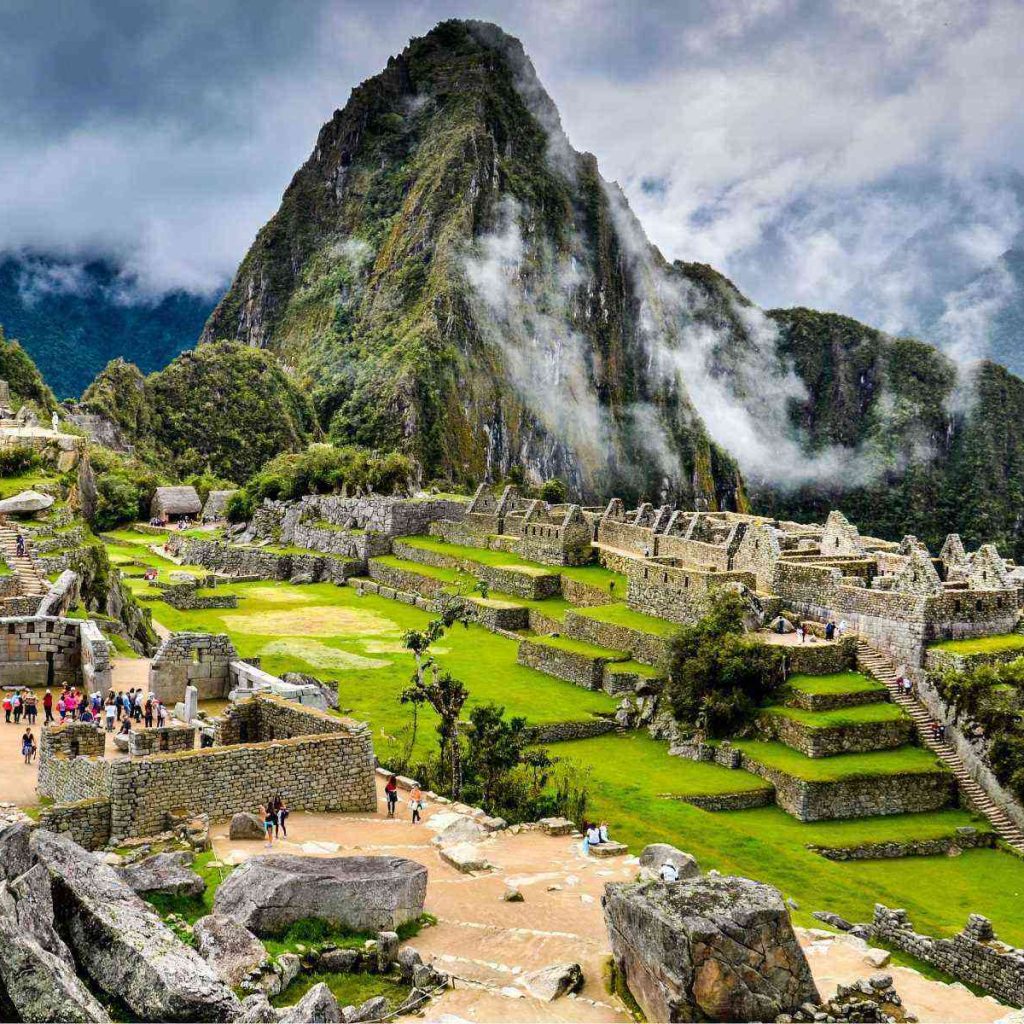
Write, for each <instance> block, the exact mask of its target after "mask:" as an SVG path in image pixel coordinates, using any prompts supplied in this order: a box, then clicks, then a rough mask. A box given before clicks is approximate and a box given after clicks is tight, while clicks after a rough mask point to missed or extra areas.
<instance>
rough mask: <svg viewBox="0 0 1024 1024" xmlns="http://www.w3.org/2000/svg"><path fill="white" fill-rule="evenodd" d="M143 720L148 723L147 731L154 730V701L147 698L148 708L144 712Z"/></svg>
mask: <svg viewBox="0 0 1024 1024" xmlns="http://www.w3.org/2000/svg"><path fill="white" fill-rule="evenodd" d="M143 718H144V720H145V723H146V728H147V729H152V728H153V700H152V698H148V697H147V698H146V707H145V710H144V714H143Z"/></svg>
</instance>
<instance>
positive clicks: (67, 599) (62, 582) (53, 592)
mask: <svg viewBox="0 0 1024 1024" xmlns="http://www.w3.org/2000/svg"><path fill="white" fill-rule="evenodd" d="M77 600H78V576H77V574H76V573H73V572H72V571H71V570H70V569H65V570H64V571H63V572H62V573H61V574H60V576H59V577H58V578H57V580H56V582H55V583H51V584H50V589H49V590H48V591H47V592H46V594H44V595H43V599H42V600H41V601H40V602H39V607H38V608H37V609H36V614H37V615H43V616H54V617H60V616H63V615H67V613H68V612H69V611H70V610H71V606H72V605H73V604H74V603H75V602H76V601H77Z"/></svg>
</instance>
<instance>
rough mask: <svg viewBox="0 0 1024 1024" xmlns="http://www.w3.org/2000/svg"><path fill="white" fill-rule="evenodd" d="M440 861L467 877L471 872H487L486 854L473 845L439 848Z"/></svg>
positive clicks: (462, 844)
mask: <svg viewBox="0 0 1024 1024" xmlns="http://www.w3.org/2000/svg"><path fill="white" fill-rule="evenodd" d="M441 860H443V861H444V862H445V863H446V864H450V865H451V866H452V867H453V868H455V869H456V871H461V872H462V873H463V874H464V875H468V874H470V873H471V872H473V871H487V870H488V869H489V868H490V866H491V865H490V864H489V863H488V860H487V854H486V853H485V852H484V851H483V850H482V849H481V848H480V847H479V846H476V845H474V844H473V843H458V844H456V845H455V846H443V847H442V848H441Z"/></svg>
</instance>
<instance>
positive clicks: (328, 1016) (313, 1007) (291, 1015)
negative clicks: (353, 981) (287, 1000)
mask: <svg viewBox="0 0 1024 1024" xmlns="http://www.w3.org/2000/svg"><path fill="white" fill-rule="evenodd" d="M340 1021H341V1007H340V1006H339V1005H338V1000H337V999H335V998H334V993H333V992H332V991H331V990H330V989H329V988H328V987H327V986H326V985H325V984H324V983H323V982H322V981H321V982H319V983H318V984H316V985H314V986H313V987H312V988H311V989H310V990H309V991H308V992H307V993H306V994H305V995H304V996H303V997H302V998H301V999H300V1000H299V1001H298V1002H297V1003H296V1004H295V1005H294V1006H290V1007H289V1008H288V1009H287V1010H286V1011H285V1014H284V1016H283V1017H282V1018H281V1024H339V1022H340Z"/></svg>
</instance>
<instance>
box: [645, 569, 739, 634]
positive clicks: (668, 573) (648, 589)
mask: <svg viewBox="0 0 1024 1024" xmlns="http://www.w3.org/2000/svg"><path fill="white" fill-rule="evenodd" d="M627 574H628V579H629V590H628V603H629V607H630V608H633V609H634V610H635V611H638V612H642V613H643V614H645V615H653V616H655V617H656V618H659V619H667V620H668V621H669V622H678V623H680V624H683V625H686V624H687V623H692V622H696V621H697V619H699V618H700V617H701V616H702V615H703V614H704V613H705V612H706V610H707V607H708V602H709V600H710V598H711V594H712V592H713V591H714V590H715V589H716V588H717V587H721V586H723V585H724V584H726V583H742V584H743V585H744V586H747V587H749V588H750V589H751V590H753V589H754V585H755V583H756V580H755V577H754V574H753V573H749V572H714V571H710V570H706V569H696V568H691V567H689V566H687V567H685V568H684V567H679V566H674V565H669V564H667V563H658V562H651V561H647V562H637V563H634V564H632V565H630V566H629V567H628V569H627Z"/></svg>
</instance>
